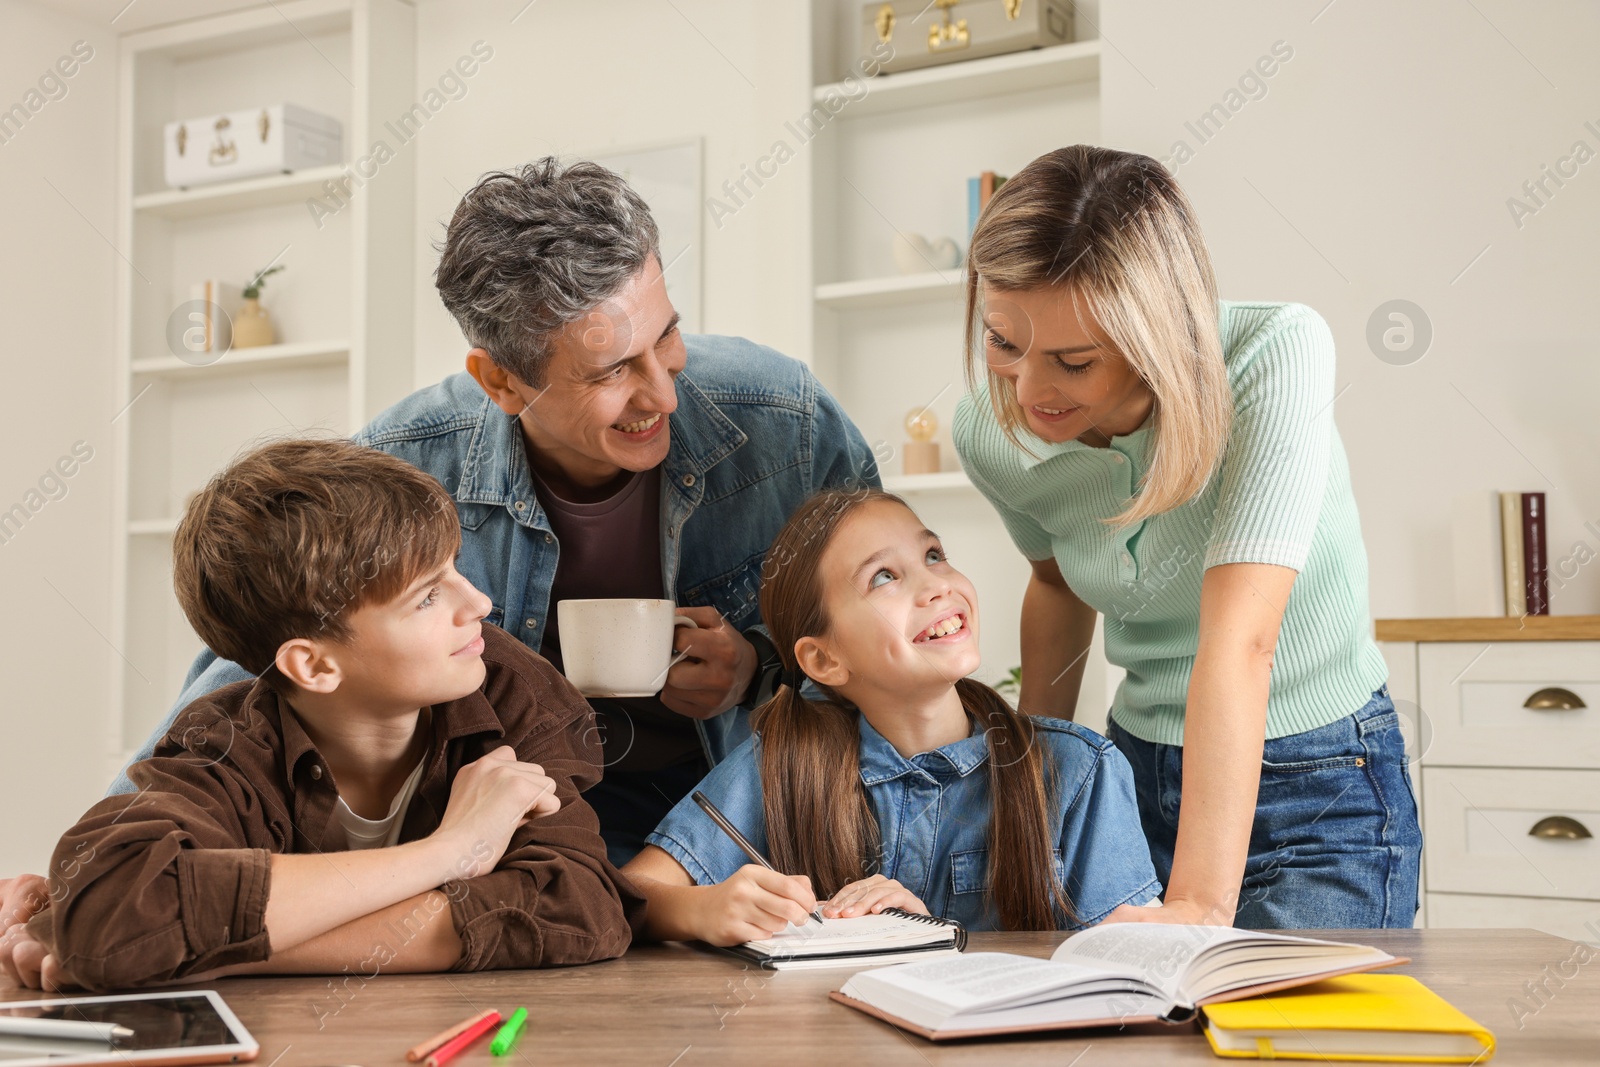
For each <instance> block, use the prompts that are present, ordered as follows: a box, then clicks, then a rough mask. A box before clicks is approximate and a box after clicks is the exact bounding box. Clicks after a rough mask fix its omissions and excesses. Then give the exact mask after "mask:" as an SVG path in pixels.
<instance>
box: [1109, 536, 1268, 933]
mask: <svg viewBox="0 0 1600 1067" xmlns="http://www.w3.org/2000/svg"><path fill="white" fill-rule="evenodd" d="M1295 574H1296V572H1295V571H1294V570H1292V569H1290V568H1288V567H1279V566H1274V565H1271V564H1265V563H1229V564H1225V565H1222V566H1218V567H1212V568H1211V569H1210V570H1208V571H1206V574H1205V578H1204V579H1202V581H1201V583H1200V645H1199V648H1198V649H1197V650H1196V652H1195V660H1194V673H1193V674H1191V675H1190V677H1189V703H1188V707H1187V710H1186V711H1185V714H1184V726H1183V805H1182V808H1181V810H1180V814H1179V816H1178V843H1177V848H1176V850H1175V852H1174V854H1173V860H1172V876H1171V878H1170V879H1169V881H1168V884H1167V896H1166V906H1165V907H1163V908H1152V909H1143V908H1133V907H1122V908H1118V909H1117V911H1116V912H1114V913H1112V915H1111V917H1110V919H1109V920H1108V921H1111V922H1119V921H1120V922H1139V921H1143V922H1164V923H1203V924H1206V925H1213V926H1231V925H1232V924H1233V915H1234V911H1235V909H1236V908H1237V906H1238V900H1239V888H1240V883H1241V881H1242V880H1243V878H1244V865H1245V859H1246V858H1247V856H1248V855H1249V851H1250V827H1251V824H1252V823H1253V822H1254V820H1255V811H1256V791H1257V788H1258V787H1259V786H1260V784H1261V752H1262V746H1263V745H1264V744H1265V738H1266V732H1267V689H1268V686H1269V683H1270V681H1271V675H1272V656H1273V652H1274V650H1275V649H1276V648H1277V644H1278V626H1279V623H1280V622H1281V621H1282V619H1283V610H1284V607H1285V606H1286V605H1287V604H1288V602H1289V590H1290V589H1291V587H1292V586H1293V585H1294V579H1295Z"/></svg>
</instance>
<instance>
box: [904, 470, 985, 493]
mask: <svg viewBox="0 0 1600 1067" xmlns="http://www.w3.org/2000/svg"><path fill="white" fill-rule="evenodd" d="M883 487H884V488H885V489H887V490H888V491H889V492H891V493H949V492H964V491H966V490H968V489H971V488H972V480H971V479H970V478H968V477H967V472H966V471H940V472H938V473H937V474H886V475H884V476H883Z"/></svg>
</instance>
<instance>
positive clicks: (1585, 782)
mask: <svg viewBox="0 0 1600 1067" xmlns="http://www.w3.org/2000/svg"><path fill="white" fill-rule="evenodd" d="M1377 630H1378V639H1379V641H1380V647H1382V648H1383V651H1384V655H1385V657H1386V658H1387V659H1388V661H1389V664H1390V672H1391V677H1390V692H1391V694H1392V695H1393V696H1394V698H1395V702H1396V706H1397V708H1398V709H1399V711H1400V713H1401V718H1402V720H1405V722H1404V726H1405V727H1406V734H1407V743H1408V745H1410V746H1411V753H1410V754H1411V758H1412V760H1413V764H1412V767H1413V778H1414V781H1415V784H1416V788H1417V790H1418V793H1419V797H1418V800H1419V803H1420V806H1421V810H1422V834H1423V846H1422V891H1423V899H1424V903H1423V910H1422V913H1421V915H1420V916H1419V919H1418V921H1419V923H1422V924H1424V925H1428V926H1435V927H1442V926H1472V927H1478V926H1501V927H1504V926H1531V927H1534V928H1535V929H1540V930H1546V931H1548V932H1550V933H1554V934H1557V935H1558V936H1564V937H1576V936H1583V937H1584V938H1586V939H1587V940H1590V941H1596V940H1600V837H1596V836H1595V835H1596V834H1600V617H1594V616H1564V617H1563V616H1557V617H1546V618H1541V619H1534V618H1528V619H1521V620H1519V619H1433V620H1429V619H1420V620H1399V621H1387V620H1386V621H1380V622H1379V623H1378V627H1377ZM1590 926H1592V927H1593V929H1589V927H1590Z"/></svg>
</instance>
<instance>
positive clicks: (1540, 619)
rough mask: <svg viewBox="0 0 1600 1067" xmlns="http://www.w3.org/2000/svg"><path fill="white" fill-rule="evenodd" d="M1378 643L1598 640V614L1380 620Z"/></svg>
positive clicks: (1377, 623)
mask: <svg viewBox="0 0 1600 1067" xmlns="http://www.w3.org/2000/svg"><path fill="white" fill-rule="evenodd" d="M1375 628H1376V630H1377V638H1378V640H1379V641H1489V642H1493V641H1600V615H1525V616H1521V617H1518V616H1516V615H1507V616H1504V617H1496V618H1484V619H1471V618H1448V619H1379V620H1377V622H1376V624H1375Z"/></svg>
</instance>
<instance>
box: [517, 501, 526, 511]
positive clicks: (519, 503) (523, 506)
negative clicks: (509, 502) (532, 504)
mask: <svg viewBox="0 0 1600 1067" xmlns="http://www.w3.org/2000/svg"><path fill="white" fill-rule="evenodd" d="M517 510H518V511H527V510H528V502H527V501H526V500H519V501H517Z"/></svg>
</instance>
